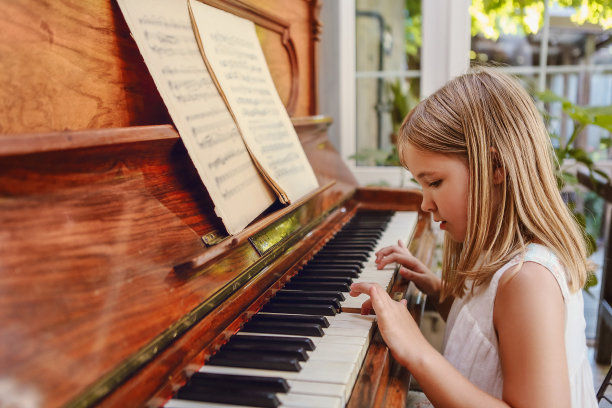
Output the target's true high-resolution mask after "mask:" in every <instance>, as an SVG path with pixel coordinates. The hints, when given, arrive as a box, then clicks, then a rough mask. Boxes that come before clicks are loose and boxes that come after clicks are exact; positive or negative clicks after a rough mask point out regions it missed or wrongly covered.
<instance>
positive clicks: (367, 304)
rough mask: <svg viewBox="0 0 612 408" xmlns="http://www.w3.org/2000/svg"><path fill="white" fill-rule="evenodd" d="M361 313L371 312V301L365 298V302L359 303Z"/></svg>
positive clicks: (367, 313)
mask: <svg viewBox="0 0 612 408" xmlns="http://www.w3.org/2000/svg"><path fill="white" fill-rule="evenodd" d="M361 314H362V315H369V314H372V301H371V300H370V299H367V300H366V301H365V302H363V303H362V304H361Z"/></svg>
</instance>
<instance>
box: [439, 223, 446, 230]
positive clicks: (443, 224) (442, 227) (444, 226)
mask: <svg viewBox="0 0 612 408" xmlns="http://www.w3.org/2000/svg"><path fill="white" fill-rule="evenodd" d="M444 228H446V221H440V229H444Z"/></svg>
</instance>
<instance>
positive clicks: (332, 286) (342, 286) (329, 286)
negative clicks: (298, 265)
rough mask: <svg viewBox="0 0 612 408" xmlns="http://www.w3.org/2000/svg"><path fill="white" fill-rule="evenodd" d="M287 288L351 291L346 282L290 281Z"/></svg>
mask: <svg viewBox="0 0 612 408" xmlns="http://www.w3.org/2000/svg"><path fill="white" fill-rule="evenodd" d="M285 289H299V290H337V291H340V292H350V291H351V288H350V287H349V285H347V284H346V283H317V282H308V283H306V282H295V283H294V282H289V283H287V284H286V285H285Z"/></svg>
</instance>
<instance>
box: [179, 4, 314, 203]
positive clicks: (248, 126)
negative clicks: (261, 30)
mask: <svg viewBox="0 0 612 408" xmlns="http://www.w3.org/2000/svg"><path fill="white" fill-rule="evenodd" d="M189 1H190V5H191V10H192V13H193V19H194V23H195V25H196V26H197V30H198V32H199V35H200V40H201V41H200V45H201V46H202V51H203V54H204V57H205V60H206V61H207V63H208V64H209V68H211V69H210V72H211V74H212V75H213V79H216V81H217V82H218V84H219V88H220V90H221V91H220V92H221V93H222V94H223V95H224V96H225V98H226V100H227V103H228V105H229V107H230V110H231V112H232V113H233V115H234V117H235V118H236V123H237V124H238V127H239V129H240V132H241V134H242V137H243V138H244V140H245V142H246V145H247V147H248V148H249V149H250V151H251V153H252V155H253V157H254V159H255V161H256V162H257V163H258V165H259V166H260V168H261V169H262V172H263V173H264V174H265V175H267V176H268V177H269V179H270V180H271V182H272V183H275V184H276V185H277V187H278V190H279V191H280V192H281V194H282V193H283V192H284V193H285V196H286V198H287V201H289V202H293V201H295V200H297V199H298V198H300V197H302V196H304V195H306V194H307V193H309V192H311V191H313V190H314V189H316V188H317V187H318V182H317V179H316V176H315V174H314V172H313V170H312V167H311V165H310V163H309V162H308V158H307V157H306V154H305V153H304V149H303V148H302V145H301V143H300V141H299V139H298V136H297V133H296V132H295V128H294V127H293V124H292V123H291V119H290V118H289V115H288V114H287V110H286V109H285V106H284V105H283V103H282V101H281V99H280V97H279V95H278V92H277V91H276V87H275V86H274V82H273V81H272V76H271V75H270V71H269V69H268V65H267V63H266V60H265V57H264V55H263V51H262V49H261V45H260V43H259V40H258V38H257V33H256V32H255V24H254V23H253V22H252V21H249V20H246V19H243V18H240V17H237V16H235V15H233V14H230V13H227V12H225V11H222V10H219V9H217V8H214V7H211V6H208V5H206V4H203V3H200V2H198V1H195V0H189Z"/></svg>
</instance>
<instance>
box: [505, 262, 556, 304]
mask: <svg viewBox="0 0 612 408" xmlns="http://www.w3.org/2000/svg"><path fill="white" fill-rule="evenodd" d="M517 268H518V265H517V267H514V268H510V269H508V270H507V271H506V272H505V273H504V274H503V275H502V277H501V278H500V280H499V285H498V288H497V298H498V299H499V298H500V297H501V298H502V299H503V297H504V296H510V297H513V296H516V295H518V296H520V297H522V298H523V297H525V296H526V295H529V294H537V295H538V297H540V298H541V297H542V296H544V297H548V296H552V297H553V298H555V297H558V298H559V300H561V301H563V295H562V293H561V288H560V287H559V284H558V282H557V280H556V279H555V277H554V275H553V274H552V272H551V271H549V270H548V269H547V268H546V267H544V266H543V265H541V264H539V263H537V262H530V261H528V262H524V263H523V264H522V265H521V267H520V268H518V269H517Z"/></svg>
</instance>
